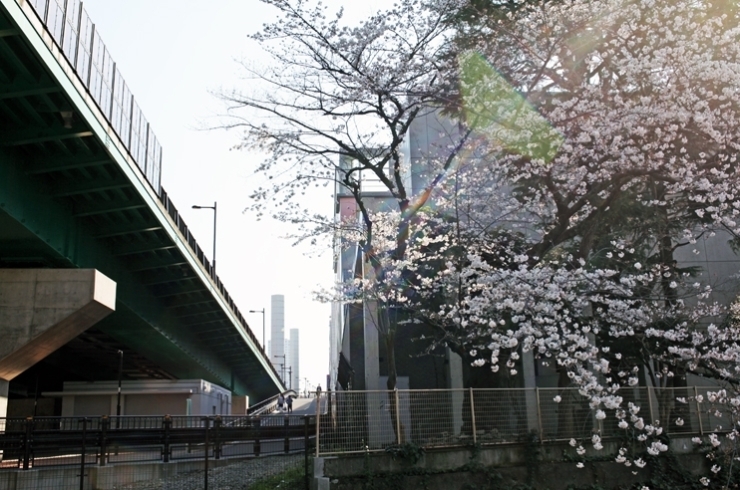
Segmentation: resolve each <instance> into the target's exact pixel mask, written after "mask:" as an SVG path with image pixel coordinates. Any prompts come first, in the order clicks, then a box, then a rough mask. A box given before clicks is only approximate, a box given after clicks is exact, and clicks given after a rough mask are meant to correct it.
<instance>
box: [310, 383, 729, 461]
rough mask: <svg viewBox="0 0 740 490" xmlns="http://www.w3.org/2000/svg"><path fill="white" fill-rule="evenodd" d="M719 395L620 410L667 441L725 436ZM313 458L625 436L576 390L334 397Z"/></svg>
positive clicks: (627, 394)
mask: <svg viewBox="0 0 740 490" xmlns="http://www.w3.org/2000/svg"><path fill="white" fill-rule="evenodd" d="M716 390H717V388H708V387H693V386H691V387H682V388H647V387H635V388H628V389H623V390H620V392H619V396H621V397H622V399H623V401H622V406H623V407H624V409H625V410H627V409H628V407H629V404H630V403H632V404H633V405H635V406H636V407H640V412H639V413H640V416H641V417H643V418H644V420H645V423H646V424H648V423H651V424H657V425H660V426H661V427H663V429H664V430H665V431H666V432H667V433H669V434H677V435H678V434H683V435H685V434H698V435H701V434H704V433H707V432H714V431H723V430H727V429H728V428H729V427H730V426H731V425H732V423H733V422H732V416H733V414H732V413H731V412H730V410H728V408H727V407H726V406H721V405H717V404H713V403H711V402H710V397H709V396H708V393H711V392H712V391H716ZM320 412H321V416H320V417H319V424H318V425H317V426H316V427H315V429H316V437H317V440H318V444H317V446H316V452H315V454H316V455H317V456H319V455H329V454H338V453H352V452H365V451H378V450H383V449H385V448H386V447H389V446H392V445H396V444H403V443H413V444H416V445H419V446H423V447H427V448H429V447H444V446H461V445H468V444H471V443H474V444H475V443H477V444H483V445H486V444H508V443H517V442H523V441H525V440H531V439H532V438H533V437H535V438H536V439H537V440H539V441H543V442H544V441H563V440H569V439H571V438H576V439H584V438H590V437H591V436H592V435H593V434H594V433H598V434H600V435H601V436H602V437H607V438H608V437H613V436H614V437H616V436H619V435H621V434H623V433H624V430H623V429H620V428H619V427H618V423H619V419H617V418H616V417H615V416H614V415H613V414H606V413H605V415H606V416H605V417H603V418H602V416H597V411H596V410H595V409H593V408H592V407H591V406H590V404H589V400H588V399H587V398H586V397H584V396H582V395H580V394H579V393H578V390H577V389H563V388H518V389H517V388H514V389H495V388H492V389H472V388H471V389H458V390H395V391H339V392H332V393H324V394H323V395H322V396H321V407H320Z"/></svg>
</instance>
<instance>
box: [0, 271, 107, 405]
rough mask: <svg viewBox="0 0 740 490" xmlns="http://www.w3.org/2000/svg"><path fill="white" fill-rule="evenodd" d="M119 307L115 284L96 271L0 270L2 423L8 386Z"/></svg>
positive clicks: (0, 401) (0, 399)
mask: <svg viewBox="0 0 740 490" xmlns="http://www.w3.org/2000/svg"><path fill="white" fill-rule="evenodd" d="M115 304H116V283H115V282H113V281H112V280H111V279H109V278H108V277H106V276H104V275H103V274H101V273H100V272H98V271H97V270H94V269H0V338H2V339H3V342H1V343H0V417H4V416H5V415H6V414H7V384H8V382H9V381H11V380H12V379H13V378H15V377H16V376H18V375H19V374H21V373H22V372H24V371H25V370H26V369H28V368H30V367H31V366H33V365H34V364H36V363H37V362H39V361H40V360H42V359H43V358H44V357H46V356H48V355H49V354H51V353H52V352H54V351H55V350H57V349H58V348H59V347H61V346H63V345H64V344H66V343H67V342H69V341H70V340H72V339H73V338H75V337H76V336H78V335H79V334H80V333H82V332H84V331H85V330H87V329H88V328H89V327H91V326H92V325H94V324H95V323H97V322H98V321H100V320H101V319H103V318H105V317H106V316H108V315H109V314H111V313H112V312H113V311H114V310H115ZM3 385H4V390H5V393H6V394H5V395H4V396H3V395H2V393H3Z"/></svg>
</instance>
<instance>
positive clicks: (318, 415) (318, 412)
mask: <svg viewBox="0 0 740 490" xmlns="http://www.w3.org/2000/svg"><path fill="white" fill-rule="evenodd" d="M319 393H321V392H320V391H317V392H316V457H317V458H318V457H319V426H320V425H321V397H320V396H319Z"/></svg>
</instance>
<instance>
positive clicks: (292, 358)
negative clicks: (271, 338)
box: [288, 328, 301, 391]
mask: <svg viewBox="0 0 740 490" xmlns="http://www.w3.org/2000/svg"><path fill="white" fill-rule="evenodd" d="M299 352H300V351H299V343H298V329H297V328H291V329H290V340H288V365H289V366H290V367H291V369H292V371H291V373H290V374H291V376H290V378H291V379H290V382H289V383H288V384H289V385H290V386H291V387H292V388H293V389H294V390H296V391H298V390H299V389H300V384H299V383H300V379H301V374H300V371H299V369H298V366H299V364H300V355H299Z"/></svg>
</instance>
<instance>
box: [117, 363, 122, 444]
mask: <svg viewBox="0 0 740 490" xmlns="http://www.w3.org/2000/svg"><path fill="white" fill-rule="evenodd" d="M122 376H123V351H122V350H121V349H118V403H116V429H118V428H119V427H120V426H121V377H122Z"/></svg>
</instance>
